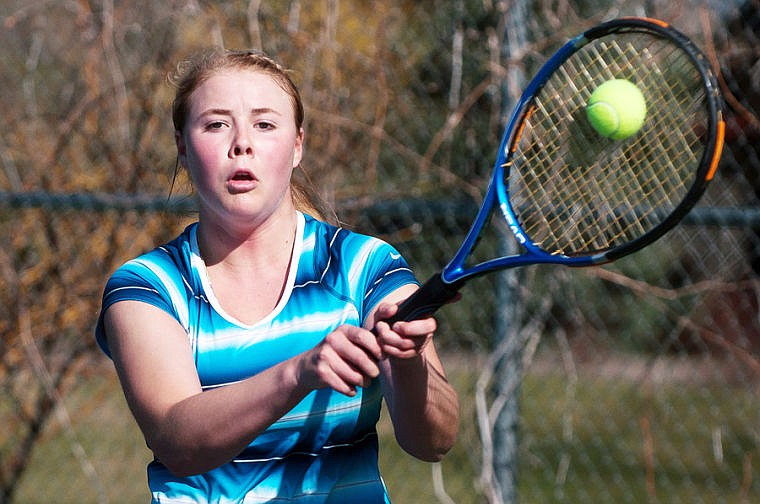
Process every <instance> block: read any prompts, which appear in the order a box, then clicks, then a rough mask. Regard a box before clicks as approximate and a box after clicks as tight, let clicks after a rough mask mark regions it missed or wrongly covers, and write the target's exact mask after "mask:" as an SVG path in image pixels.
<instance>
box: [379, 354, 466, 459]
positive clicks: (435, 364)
mask: <svg viewBox="0 0 760 504" xmlns="http://www.w3.org/2000/svg"><path fill="white" fill-rule="evenodd" d="M383 370H384V373H383V375H382V376H383V387H384V393H385V398H386V402H387V404H388V410H389V412H390V415H391V419H392V421H393V426H394V431H395V435H396V439H397V441H398V443H399V445H400V446H401V447H402V448H403V449H404V450H405V451H407V452H408V453H410V454H411V455H414V456H415V457H417V458H419V459H422V460H426V461H429V462H436V461H439V460H441V458H443V456H444V455H445V454H446V453H447V452H448V451H449V450H450V449H451V447H452V446H453V444H454V442H455V441H456V435H457V430H458V427H459V401H458V398H457V393H456V391H455V390H454V388H453V387H452V386H451V384H450V383H449V382H448V380H447V379H446V376H445V375H444V373H443V369H442V367H441V365H440V362H439V361H438V359H437V356H435V354H434V352H433V353H431V352H424V353H423V354H421V355H420V356H418V357H416V358H412V359H395V358H389V359H386V360H385V361H384V362H383Z"/></svg>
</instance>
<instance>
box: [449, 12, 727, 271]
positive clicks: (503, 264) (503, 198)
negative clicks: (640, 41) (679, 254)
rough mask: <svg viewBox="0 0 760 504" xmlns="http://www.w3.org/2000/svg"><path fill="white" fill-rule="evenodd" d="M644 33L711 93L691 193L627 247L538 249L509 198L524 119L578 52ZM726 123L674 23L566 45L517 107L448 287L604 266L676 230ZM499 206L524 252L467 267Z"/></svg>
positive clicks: (583, 37) (607, 28)
mask: <svg viewBox="0 0 760 504" xmlns="http://www.w3.org/2000/svg"><path fill="white" fill-rule="evenodd" d="M627 32H641V33H649V34H653V35H656V36H658V37H661V38H665V39H669V40H671V41H672V42H674V43H675V44H677V45H678V46H679V47H680V48H681V49H683V50H684V52H685V53H686V54H687V55H688V57H689V58H690V59H691V60H692V62H693V63H694V66H695V67H696V68H698V69H700V75H701V77H702V84H703V87H704V89H705V92H706V94H707V104H708V107H709V114H708V117H709V119H710V120H709V124H708V131H707V135H706V136H707V138H708V139H709V141H708V143H707V145H706V146H705V150H704V152H703V157H702V159H701V161H700V164H699V169H698V171H697V174H696V181H697V182H696V183H695V184H693V185H692V186H691V187H690V188H689V191H688V192H687V194H686V196H685V197H684V199H683V200H682V201H681V203H680V204H679V205H678V206H677V207H676V208H675V209H674V210H673V211H672V212H671V214H670V215H669V216H668V217H666V218H665V219H664V220H663V221H662V222H661V223H660V224H659V225H657V226H656V227H655V228H653V229H652V230H650V231H649V232H647V233H645V234H644V235H642V236H640V237H638V238H636V239H634V240H632V241H630V242H627V243H625V244H623V245H620V246H617V247H614V248H612V249H609V250H605V251H603V252H600V253H598V254H594V255H589V256H579V257H571V256H567V255H564V254H550V253H548V252H546V251H544V250H543V249H541V248H540V247H538V246H537V245H535V244H534V243H533V242H532V241H531V240H530V238H529V237H528V235H527V234H525V232H524V231H523V229H522V228H521V226H520V223H519V220H518V218H517V214H516V212H515V210H514V208H513V207H512V205H511V203H510V199H509V187H508V185H507V182H506V181H507V179H508V177H506V173H505V171H506V170H508V169H509V168H510V166H511V158H512V155H513V154H514V152H515V150H516V148H517V144H518V142H519V140H520V135H521V134H522V131H523V127H524V125H525V121H526V120H527V119H528V118H529V117H530V114H531V112H532V108H533V102H534V100H535V97H536V95H538V93H539V92H540V91H541V89H542V88H543V87H544V85H545V84H546V82H547V81H548V80H549V78H550V77H551V76H552V74H553V73H554V72H555V71H556V70H557V69H558V68H559V67H560V66H561V65H562V64H563V63H564V62H565V61H566V60H567V59H568V58H570V56H572V55H573V54H574V53H576V52H577V51H578V50H580V49H581V48H582V47H583V46H585V45H587V44H588V43H590V42H591V41H593V40H596V39H598V38H600V37H602V36H607V35H610V34H614V33H627ZM724 130H725V124H724V122H723V113H722V100H721V98H720V90H719V86H718V82H717V79H716V77H715V74H714V72H713V71H712V69H711V67H710V65H709V63H708V62H707V60H706V58H705V56H704V55H703V54H702V52H701V51H700V50H699V49H698V48H697V47H696V46H695V45H694V43H693V42H691V40H689V39H688V38H687V37H686V36H685V35H683V34H682V33H680V32H679V31H678V30H676V29H674V28H672V27H671V26H670V25H669V24H667V23H665V22H663V21H660V20H657V19H651V18H634V17H626V18H619V19H615V20H612V21H608V22H606V23H602V24H599V25H597V26H594V27H592V28H590V29H588V30H586V31H584V32H583V33H581V34H579V35H577V36H576V37H574V38H572V39H570V40H569V41H567V42H566V43H565V44H564V45H563V46H562V47H560V48H559V49H558V50H557V51H556V52H555V53H554V55H553V56H552V57H551V58H550V59H549V60H548V61H547V62H546V63H545V64H544V65H543V66H542V67H541V68H540V69H539V71H538V72H537V73H536V75H535V77H534V78H533V79H532V80H531V81H530V83H529V84H528V86H527V87H526V88H525V90H524V92H523V94H522V96H521V97H520V99H519V101H518V102H517V105H516V106H515V108H514V110H513V112H512V115H511V117H510V119H509V122H508V123H507V127H506V129H505V133H504V135H503V137H502V139H501V145H500V146H499V151H498V157H497V159H496V163H495V165H494V170H493V175H492V177H491V180H490V183H489V186H488V190H487V192H486V195H485V197H484V199H483V204H482V205H481V207H480V210H479V211H478V214H477V216H476V218H475V220H474V222H473V224H472V226H471V227H470V230H469V231H468V233H467V235H466V237H465V239H464V241H463V242H462V245H461V246H460V247H459V249H458V250H457V252H456V254H455V255H454V257H453V258H452V259H451V261H449V263H448V264H447V265H446V266H445V267H444V268H443V270H442V271H441V274H440V275H441V278H442V281H443V282H444V283H445V284H451V285H455V284H456V285H457V286H461V285H462V284H463V283H464V282H465V281H466V280H469V279H471V278H474V277H476V276H480V275H482V274H484V273H488V272H490V271H494V270H497V269H506V268H515V267H519V266H526V265H532V264H562V265H566V266H574V267H582V266H592V265H599V264H604V263H608V262H611V261H614V260H616V259H619V258H620V257H623V256H625V255H628V254H631V253H633V252H635V251H637V250H640V249H642V248H643V247H645V246H647V245H649V244H650V243H652V242H654V241H655V240H657V239H658V238H660V237H661V236H662V235H663V234H665V233H666V232H667V231H668V230H669V229H671V228H672V227H673V226H675V225H676V224H677V223H678V222H679V221H680V220H681V219H682V218H683V217H684V216H685V215H686V214H687V213H688V212H689V210H691V208H692V207H693V206H694V204H695V203H696V202H697V201H698V200H699V198H700V197H701V195H702V193H703V192H704V190H705V188H706V186H707V183H708V182H709V181H710V180H711V179H712V178H713V176H714V174H715V170H716V169H717V165H718V161H719V160H720V156H721V150H722V146H723V137H724ZM494 206H498V207H499V209H500V210H501V214H502V216H503V217H504V219H505V220H506V223H507V225H508V226H509V229H510V230H511V231H512V234H513V235H514V237H515V239H516V240H517V242H518V243H519V244H520V246H521V247H522V248H523V249H524V252H523V253H521V254H519V255H511V256H506V257H498V258H494V259H491V260H487V261H484V262H481V263H478V264H476V265H473V266H470V267H465V261H466V260H467V257H468V256H469V255H470V253H471V252H472V250H473V249H474V248H475V246H476V244H477V242H478V240H479V237H480V233H481V231H482V229H483V228H484V227H485V226H486V224H487V223H488V220H489V219H490V216H491V213H492V211H493V207H494Z"/></svg>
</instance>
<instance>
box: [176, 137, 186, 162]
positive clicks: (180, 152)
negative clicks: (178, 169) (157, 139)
mask: <svg viewBox="0 0 760 504" xmlns="http://www.w3.org/2000/svg"><path fill="white" fill-rule="evenodd" d="M174 143H175V144H176V145H177V160H178V161H179V164H180V165H182V166H187V163H186V161H187V144H186V143H185V137H184V136H183V135H182V132H181V131H175V132H174Z"/></svg>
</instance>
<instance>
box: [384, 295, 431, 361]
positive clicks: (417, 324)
mask: <svg viewBox="0 0 760 504" xmlns="http://www.w3.org/2000/svg"><path fill="white" fill-rule="evenodd" d="M396 311H398V306H397V305H392V304H385V303H384V304H381V305H380V306H378V308H377V314H376V317H377V319H378V320H379V322H378V323H377V324H376V326H375V332H376V333H377V341H378V343H379V344H380V348H381V350H382V353H383V356H384V357H392V358H395V359H412V358H414V357H418V356H420V355H421V354H422V352H423V350H424V349H425V347H426V346H427V345H428V343H429V342H430V341H431V340H432V338H433V333H434V332H435V330H436V328H437V323H436V320H435V319H434V318H433V317H428V318H424V319H419V320H412V321H409V322H405V321H397V322H394V323H393V326H389V325H388V323H387V322H385V321H384V320H385V319H387V318H389V317H392V316H393V315H395V314H396Z"/></svg>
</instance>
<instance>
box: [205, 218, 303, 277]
mask: <svg viewBox="0 0 760 504" xmlns="http://www.w3.org/2000/svg"><path fill="white" fill-rule="evenodd" d="M297 223H298V217H297V213H296V211H295V210H294V209H292V208H291V209H290V210H289V211H287V212H279V214H278V215H273V216H271V217H270V218H269V219H267V220H266V221H264V222H262V223H260V224H258V225H256V226H255V227H250V228H245V227H241V228H234V227H228V226H225V225H220V224H219V223H217V222H212V223H209V221H208V220H204V219H203V218H202V217H201V219H199V222H198V247H199V249H200V253H201V256H202V257H203V260H204V261H205V262H206V265H207V266H208V267H211V266H215V265H217V264H222V263H227V264H229V265H235V264H245V265H249V266H251V267H254V266H255V265H259V264H260V265H264V266H266V265H267V264H268V263H271V261H276V262H281V261H282V260H283V259H284V258H287V259H288V260H289V258H290V254H291V252H292V249H293V243H294V240H295V233H296V228H297Z"/></svg>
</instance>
